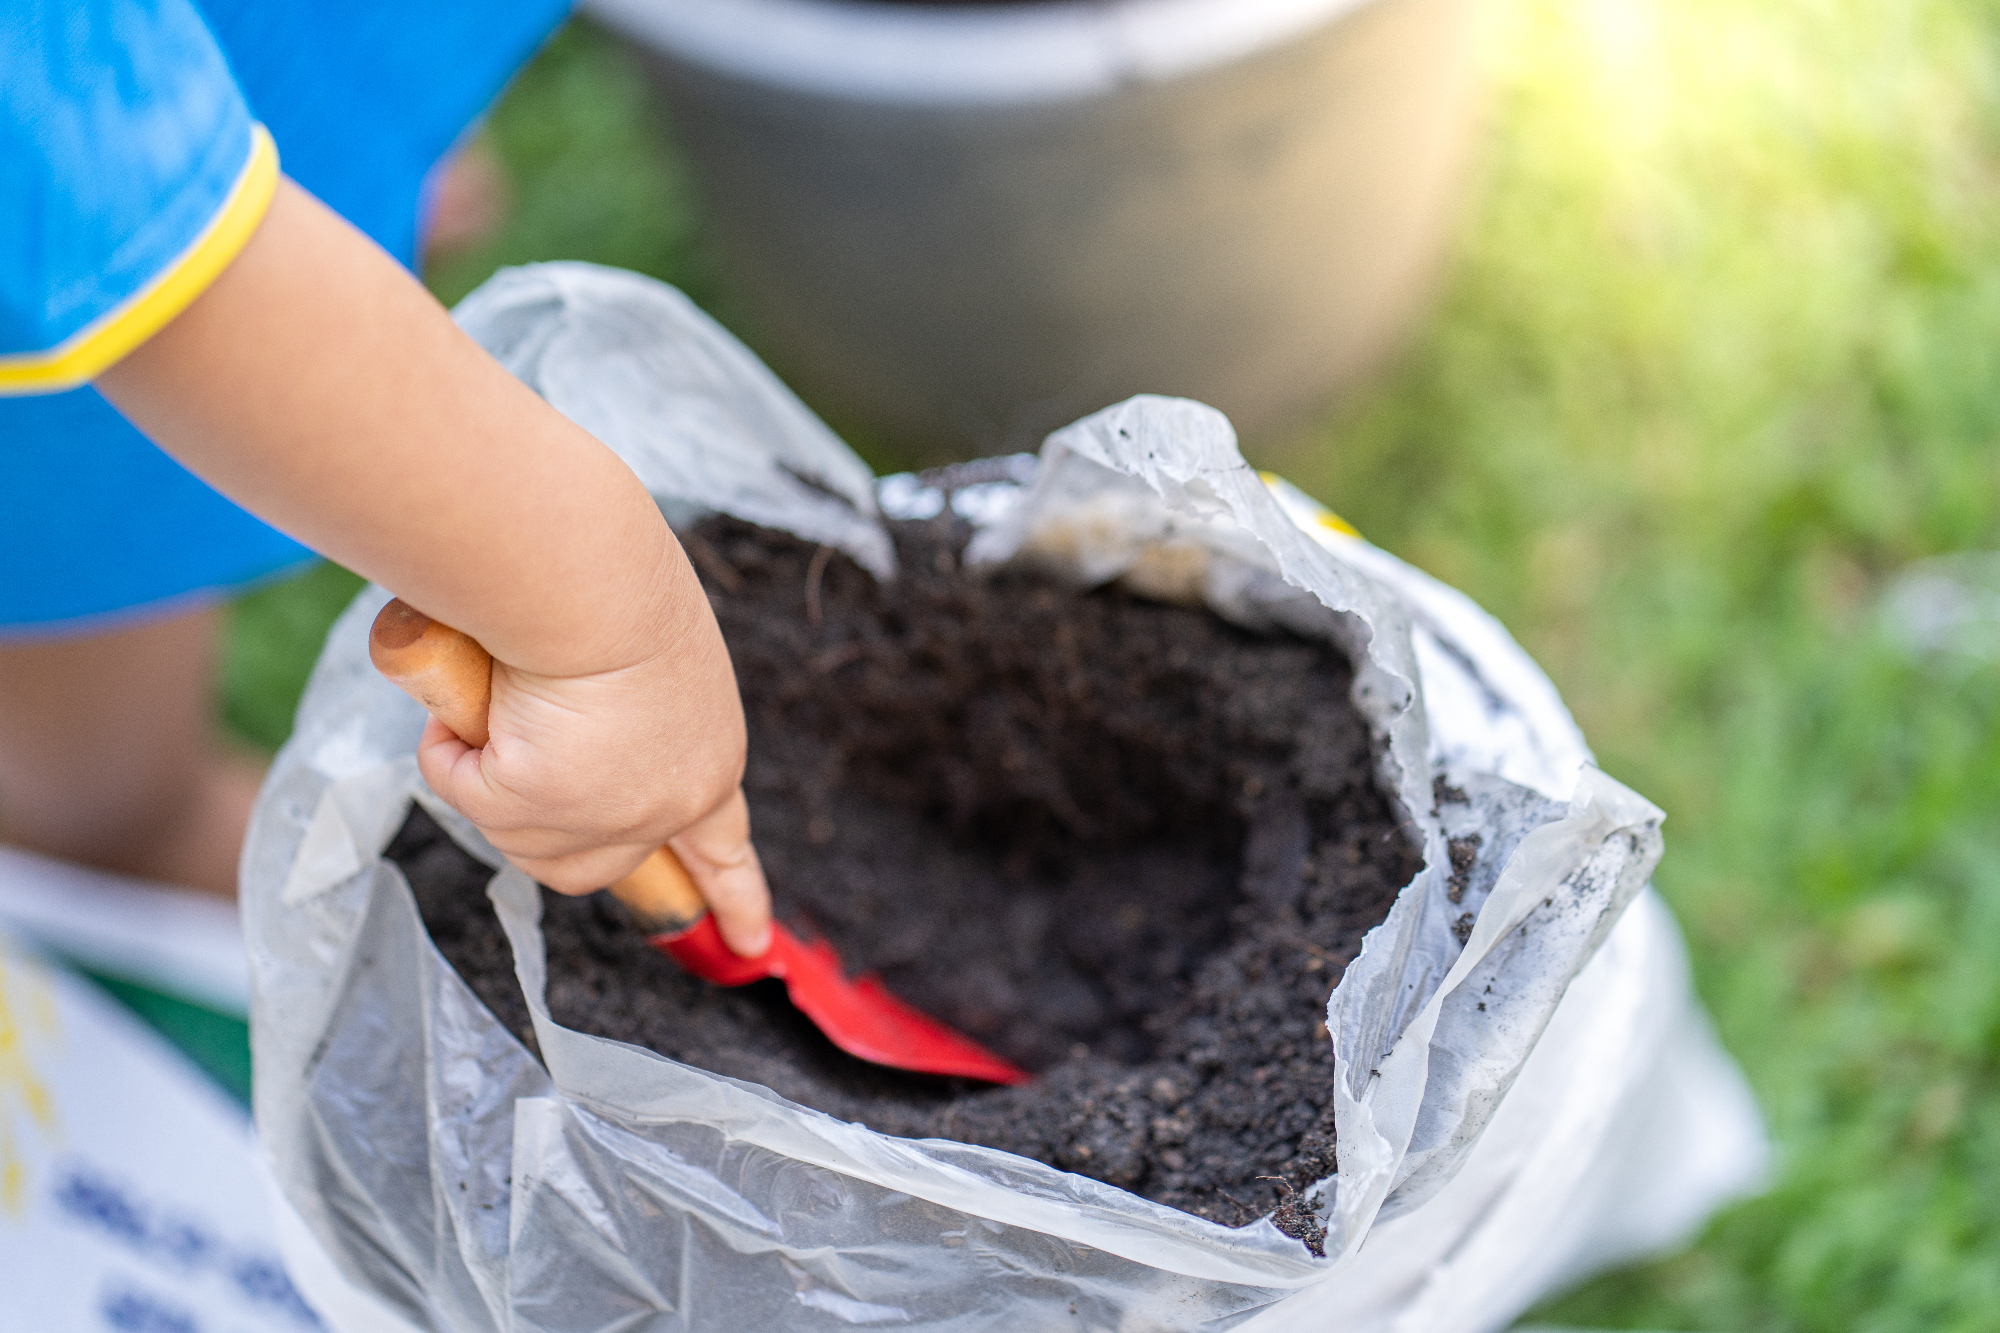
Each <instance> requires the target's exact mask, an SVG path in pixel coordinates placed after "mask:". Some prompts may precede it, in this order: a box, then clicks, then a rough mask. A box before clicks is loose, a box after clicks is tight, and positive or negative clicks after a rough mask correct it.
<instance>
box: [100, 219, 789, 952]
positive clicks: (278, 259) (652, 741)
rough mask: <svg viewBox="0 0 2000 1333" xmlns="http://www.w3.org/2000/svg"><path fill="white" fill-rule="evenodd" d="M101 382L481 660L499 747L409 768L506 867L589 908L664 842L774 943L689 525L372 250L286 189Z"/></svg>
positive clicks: (444, 738)
mask: <svg viewBox="0 0 2000 1333" xmlns="http://www.w3.org/2000/svg"><path fill="white" fill-rule="evenodd" d="M97 386H98V388H99V389H101V390H102V391H103V392H104V394H105V396H106V397H108V398H110V399H111V400H112V402H114V403H115V404H117V406H118V407H119V408H120V409H121V410H122V411H124V412H125V414H126V415H127V416H129V417H130V418H131V419H132V420H133V421H134V422H135V423H136V424H138V425H139V427H140V428H141V429H143V430H144V431H145V432H146V433H147V434H148V435H149V436H151V437H152V438H153V439H154V440H155V441H156V442H158V443H159V444H160V446H161V447H162V448H164V449H166V450H167V451H168V452H169V453H171V454H173V455H174V457H176V458H178V459H179V460H180V461H181V462H182V463H184V464H185V465H186V466H187V467H188V468H190V469H191V470H192V471H194V472H196V473H197V474H199V475H200V476H201V477H203V478H204V479H205V480H207V481H208V482H209V483H210V484H212V485H214V486H215V487H216V488H217V489H218V490H220V491H222V492H223V493H224V494H226V495H228V496H230V497H231V498H233V499H235V500H236V501H237V502H238V503H240V504H242V505H243V506H244V507H245V508H247V509H249V510H251V511H252V512H254V513H256V514H258V515H259V516H261V517H263V518H265V519H267V520H268V521H270V522H271V523H273V524H275V525H276V526H278V527H280V528H282V529H284V530H285V531H286V532H288V533H290V534H292V535H293V536H295V537H297V538H298V539H299V540H301V541H303V542H305V543H307V544H308V545H310V546H312V547H313V548H314V549H315V550H318V551H321V552H323V553H325V554H326V555H328V556H331V557H332V558H333V559H335V560H338V561H339V562H340V563H342V564H344V565H347V566H348V567H350V568H352V569H355V570H357V571H359V572H361V573H363V574H365V575H367V576H368V577H370V578H372V579H374V580H375V581H376V582H378V583H381V584H382V585H384V586H385V587H388V588H391V589H393V590H394V591H395V592H396V593H397V594H398V595H399V596H401V597H402V598H403V599H404V600H406V601H408V602H409V603H410V604H412V605H413V606H415V607H417V608H418V609H420V610H422V611H423V612H425V613H426V614H428V615H430V616H433V617H435V618H437V619H439V620H442V621H444V622H445V623H446V624H449V625H454V626H457V627H458V628H460V629H462V630H464V631H465V632H466V633H468V634H470V635H472V636H473V637H474V638H476V639H478V640H479V641H480V642H481V643H483V644H484V645H486V647H487V648H488V649H489V650H491V652H492V653H493V656H494V659H495V661H494V670H493V703H492V713H491V727H492V733H493V734H492V739H491V741H490V742H489V743H488V744H487V746H486V748H485V749H484V750H480V751H474V750H471V749H468V748H467V747H466V746H465V745H464V744H463V743H462V742H460V741H459V740H458V739H457V738H456V737H455V736H453V735H451V733H450V732H448V731H446V730H445V729H444V728H443V727H442V726H441V725H440V724H438V723H436V722H433V723H432V724H431V726H430V728H429V729H428V730H427V731H426V732H425V734H424V739H423V742H422V745H421V747H420V750H419V754H418V760H419V764H420V765H421V767H422V769H423V774H424V777H425V779H426V780H427V781H428V782H429V783H430V784H431V787H432V788H433V790H435V791H436V792H437V793H438V794H439V795H440V796H442V797H444V799H445V800H447V801H449V802H450V803H451V804H452V805H453V806H454V807H455V808H457V809H458V810H460V811H462V812H463V813H464V814H465V815H466V816H467V817H468V818H470V819H471V820H472V821H473V822H474V823H475V824H477V825H479V827H480V828H481V829H482V830H484V831H485V833H486V834H487V836H488V837H489V838H490V839H492V841H493V844H494V846H496V847H498V848H499V849H500V850H501V851H502V852H504V853H506V855H507V856H508V857H509V859H511V860H512V861H514V862H515V864H517V865H519V866H520V867H521V868H522V869H523V870H525V871H527V872H528V873H529V874H531V875H534V876H535V877H536V878H537V879H539V880H541V881H542V882H543V883H545V884H548V885H549V886H550V887H552V888H556V889H559V890H562V891H564V892H567V893H582V892H588V891H590V890H592V889H597V888H600V887H602V886H604V885H606V884H608V883H610V882H612V881H613V880H615V879H617V878H619V877H620V876H622V875H624V874H625V873H626V872H627V871H629V870H630V869H632V867H634V866H635V865H637V864H638V862H639V861H640V859H641V858H642V857H644V856H645V855H646V853H647V852H648V851H650V850H651V849H652V848H653V847H655V846H657V845H658V844H659V843H661V842H663V841H667V840H668V839H669V836H670V835H671V840H672V843H673V846H674V849H675V851H676V852H678V853H679V854H680V856H681V859H682V860H683V861H684V862H685V863H686V865H687V867H688V869H689V871H690V872H691V873H692V874H693V876H694V878H695V880H696V883H697V884H698V886H699V887H700V888H701V890H702V892H703V895H704V896H705V897H706V898H707V899H708V900H709V903H710V906H711V907H712V908H713V909H714V911H715V916H716V922H717V924H718V925H719V926H720V927H721V929H722V933H723V936H724V938H725V939H726V940H727V941H728V942H729V944H730V946H731V947H732V948H734V949H736V950H737V951H738V952H739V953H753V952H756V951H757V950H759V949H761V947H762V944H763V940H764V936H765V933H766V931H767V929H768V926H769V921H770V899H769V894H768V891H767V890H766V888H765V884H764V878H763V873H762V871H761V870H760V869H759V868H758V865H757V861H756V856H755V853H754V852H753V851H752V849H751V845H750V841H749V816H748V812H747V810H746V808H745V806H744V804H743V797H742V793H741V789H740V786H739V783H740V782H741V780H742V772H743V759H744V727H743V712H742V707H741V704H740V703H739V702H738V700H737V696H736V685H735V679H734V676H733V675H732V673H731V670H730V664H729V657H728V653H727V650H726V649H725V648H724V647H723V643H722V636H721V634H720V632H719V631H718V630H717V628H716V624H715V618H714V616H713V615H712V614H711V613H710V611H709V607H708V601H707V598H706V597H705V596H704V595H703V593H702V590H701V586H700V584H699V583H698V582H697V581H696V579H695V577H694V573H693V571H692V570H691V569H690V568H689V566H688V562H687V559H686V557H685V556H684V555H683V554H682V552H681V549H680V546H679V544H678V543H677V542H676V541H675V540H674V537H673V533H672V532H671V531H669V529H668V528H667V525H666V522H665V521H664V520H663V519H662V518H661V516H660V512H659V510H658V509H657V508H656V507H655V506H654V504H653V501H652V499H651V497H650V496H648V495H647V493H646V491H645V489H644V488H643V487H642V486H641V485H640V484H639V481H638V479H637V478H636V477H634V476H633V475H632V473H631V471H630V470H629V469H628V468H627V467H626V466H625V465H624V464H623V463H622V462H620V461H619V460H618V458H617V457H616V456H615V455H613V454H612V453H611V451H610V450H608V449H606V448H605V447H604V446H603V445H601V444H599V443H598V442H597V441H596V440H594V439H593V438H591V436H590V435H589V434H587V433H586V432H585V431H584V430H582V429H581V428H580V427H578V426H576V425H575V424H573V423H572V422H570V421H569V420H568V419H567V418H565V417H563V416H562V415H561V414H560V413H558V412H557V411H555V409H553V408H551V407H549V406H548V404H546V403H544V402H543V401H542V400H541V399H540V398H539V397H537V396H536V395H535V394H534V393H533V392H532V391H530V390H529V389H527V388H526V387H525V386H523V385H522V384H521V383H520V382H519V381H517V380H515V379H514V378H513V377H512V376H510V375H509V374H507V372H506V371H504V370H502V369H501V368H500V366H499V365H498V364H497V363H496V362H494V361H493V360H492V359H491V358H490V357H488V356H487V355H486V354H485V353H484V352H483V351H482V350H480V348H479V347H478V346H477V345H476V344H474V343H473V342H472V340H471V339H469V338H467V337H466V336H465V335H464V334H463V333H461V332H460V331H459V330H458V328H457V326H455V325H454V324H453V323H452V322H451V319H450V317H449V316H448V315H447V314H446V313H445V311H444V309H443V308H442V307H441V306H440V305H438V303H437V302H436V301H435V300H433V299H432V298H431V296H430V295H429V294H428V293H427V292H425V291H424V289H423V288H422V287H421V286H420V285H419V284H418V283H417V282H416V281H415V280H414V279H413V278H411V277H410V275H409V274H408V273H406V272H405V271H404V270H403V269H402V268H401V267H400V266H398V265H397V264H396V263H395V262H394V261H393V260H391V259H390V258H389V257H388V256H387V255H386V254H384V253H383V252H382V251H380V250H379V249H377V248H376V247H375V245H374V244H373V243H372V242H371V241H369V240H368V239H367V238H366V237H364V236H362V235H361V234H360V233H359V232H358V231H356V230H354V229H353V228H352V227H350V226H349V225H348V224H347V223H346V222H344V221H343V220H341V219H340V218H339V217H337V216H336V215H335V214H333V213H332V212H331V211H329V210H328V209H326V208H325V207H324V206H323V205H321V204H320V203H319V202H318V201H317V200H315V199H313V198H312V197H311V196H310V195H308V194H306V193H305V192H304V191H302V190H300V189H298V188H297V187H296V186H294V185H292V184H291V183H290V182H289V181H285V182H282V183H281V184H280V185H279V188H278V194H277V198H276V199H275V201H274V202H273V203H272V205H271V209H270V212H269V214H268V215H267V216H266V217H265V219H264V221H263V223H262V225H261V226H260V227H259V228H258V230H257V232H256V234H255V235H254V236H253V237H252V238H251V240H250V241H249V242H248V244H247V245H246V246H245V247H244V249H243V251H242V253H241V254H239V255H238V256H237V258H236V259H235V260H234V262H233V263H232V264H231V265H230V266H229V268H228V269H227V270H225V271H224V272H223V274H222V275H221V276H220V277H219V278H218V279H216V281H215V283H214V284H213V285H212V286H211V287H210V288H209V289H208V290H207V291H206V292H204V293H203V294H202V295H201V296H200V297H199V298H198V299H197V300H196V301H195V302H194V303H193V304H192V305H190V306H189V307H188V308H187V309H186V310H185V311H184V312H182V313H181V315H180V316H179V317H178V318H176V319H175V320H174V321H173V322H172V323H170V324H168V325H167V326H166V327H165V328H164V329H162V330H161V331H160V332H159V333H157V334H155V335H154V336H153V337H152V338H151V339H150V340H149V341H147V342H146V343H144V344H143V345H141V346H140V347H139V348H138V349H137V350H136V351H134V352H132V353H131V354H130V355H128V356H127V357H126V358H125V359H124V360H123V361H121V362H119V363H118V364H117V365H115V366H114V367H112V368H111V369H110V370H109V371H107V372H105V373H104V374H103V375H101V376H100V377H99V378H98V380H97Z"/></svg>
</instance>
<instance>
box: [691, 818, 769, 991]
mask: <svg viewBox="0 0 2000 1333" xmlns="http://www.w3.org/2000/svg"><path fill="white" fill-rule="evenodd" d="M667 845H668V846H669V847H671V848H673V850H674V855H676V856H678V857H679V858H680V861H681V864H682V865H683V866H685V867H687V872H688V877H689V878H690V879H692V880H694V886H695V888H697V889H699V890H700V891H701V896H702V900H703V901H704V902H706V903H707V904H708V910H709V911H710V912H712V913H714V914H715V924H716V927H717V928H718V929H719V930H720V931H721V932H722V942H723V943H724V944H727V945H728V946H729V950H730V952H731V953H734V954H736V955H737V956H738V957H742V958H751V957H755V956H756V955H757V954H760V953H762V952H764V950H765V949H767V948H769V947H770V945H771V890H770V886H769V885H768V884H766V883H765V881H764V868H763V866H761V865H760V864H758V861H757V849H756V848H755V847H754V846H752V845H751V843H750V807H749V805H748V804H746V803H745V802H744V799H743V789H742V788H741V787H738V788H737V789H736V790H735V791H734V792H732V793H730V796H729V799H728V800H726V801H724V802H723V803H722V804H721V805H719V806H717V807H716V808H715V809H714V810H712V811H710V812H709V813H708V814H707V815H705V816H703V817H702V818H701V819H698V820H696V821H695V822H694V823H693V824H690V825H689V826H688V827H687V828H685V829H682V830H681V831H680V832H679V833H678V834H676V835H674V836H673V837H672V838H670V839H668V840H667Z"/></svg>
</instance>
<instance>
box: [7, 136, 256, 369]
mask: <svg viewBox="0 0 2000 1333" xmlns="http://www.w3.org/2000/svg"><path fill="white" fill-rule="evenodd" d="M277 192H278V146H277V145H276V144H275V143H273V142H271V135H270V132H269V131H268V130H266V129H265V128H264V127H263V126H262V125H252V126H251V127H250V159H249V161H247V162H245V163H244V164H243V170H242V172H241V174H239V175H238V176H237V177H236V184H234V185H232V186H231V187H230V189H229V196H228V197H227V198H226V199H224V200H223V201H222V207H221V208H219V209H217V210H216V212H215V216H214V217H213V218H210V219H209V223H208V226H206V227H204V228H203V229H202V232H201V235H199V236H197V237H195V238H194V241H193V242H192V243H191V244H190V245H189V246H188V248H187V249H185V250H183V251H181V253H180V255H179V256H178V257H176V258H175V259H174V261H173V262H172V263H171V264H169V265H167V266H166V268H164V269H162V270H161V271H160V272H159V273H158V274H157V275H156V276H155V277H154V278H153V280H152V281H151V282H148V283H147V284H146V285H145V286H144V287H141V288H140V289H139V290H138V291H137V292H135V293H133V294H132V295H131V296H130V297H128V298H127V299H126V300H125V301H123V302H121V303H120V304H119V305H118V307H117V308H116V309H114V310H111V311H108V312H107V313H105V314H104V315H102V316H100V317H98V318H97V319H95V320H93V321H91V323H90V324H88V325H87V326H85V327H84V328H81V329H79V330H77V331H76V332H75V333H73V334H71V335H70V336H69V337H67V338H65V339H63V341H62V342H61V343H60V344H59V345H58V346H56V347H53V348H51V349H50V350H48V351H46V352H28V353H24V354H17V355H13V356H0V395H6V394H26V393H60V392H62V391H63V390H65V389H74V388H76V387H77V386H78V385H82V384H88V383H90V381H92V380H94V379H96V378H97V377H98V376H99V375H101V374H103V373H104V372H105V371H107V370H109V369H110V368H111V367H112V366H114V365H116V364H118V362H119V361H120V360H121V359H123V358H124V356H125V355H126V354H127V353H128V352H130V351H131V350H132V349H133V348H135V347H137V346H138V345H139V344H140V343H142V342H144V341H146V339H148V338H150V337H152V336H153V335H154V334H156V333H158V332H159V331H160V330H161V329H163V328H165V327H166V326H167V324H168V323H169V322H171V321H172V319H173V318H174V316H176V315H178V314H180V313H181V311H183V310H185V309H187V308H188V307H189V306H190V305H192V304H194V299H195V298H196V297H197V296H200V295H201V294H202V293H203V292H205V291H207V290H208V286H209V284H210V283H212V282H214V281H215V280H216V279H217V278H218V277H220V276H221V275H222V270H224V269H226V268H228V267H229V263H230V261H231V260H233V259H235V258H236V256H237V254H238V253H239V252H241V251H242V249H243V247H244V245H245V244H247V243H248V242H249V240H250V236H251V233H253V232H255V231H256V230H257V224H258V223H260V222H262V221H263V220H264V214H265V213H266V212H267V211H268V210H269V209H270V207H271V199H272V197H273V196H274V195H276V194H277Z"/></svg>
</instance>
